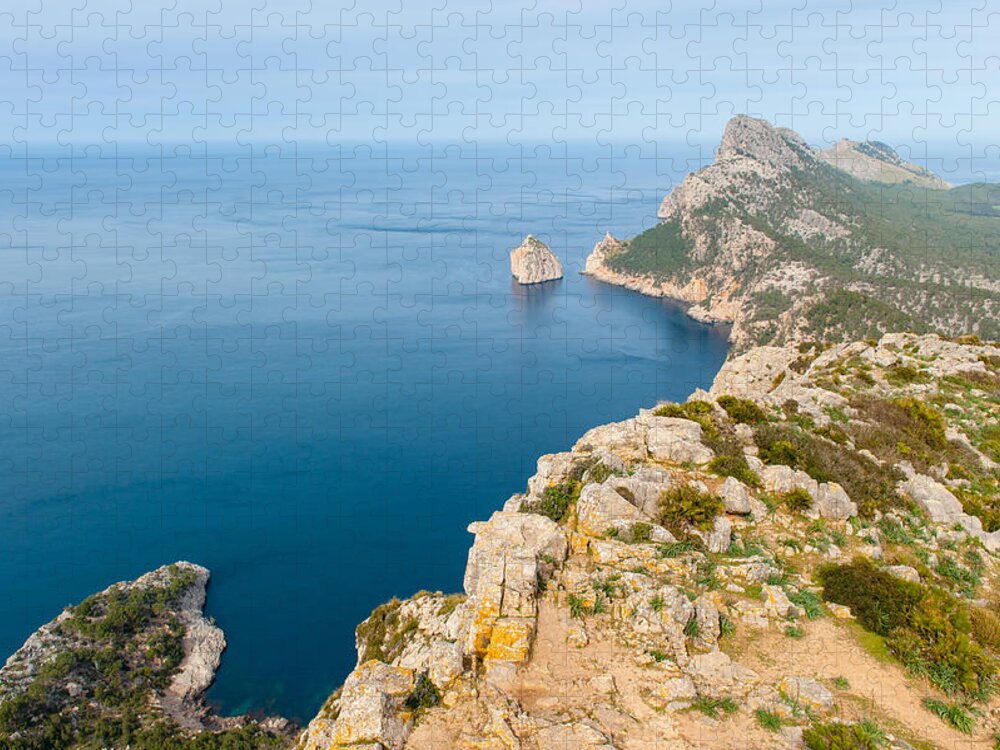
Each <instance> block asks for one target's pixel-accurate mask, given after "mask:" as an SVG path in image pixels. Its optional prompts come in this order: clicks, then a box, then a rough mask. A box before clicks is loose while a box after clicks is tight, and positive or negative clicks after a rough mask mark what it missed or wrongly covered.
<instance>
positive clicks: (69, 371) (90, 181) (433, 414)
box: [0, 146, 726, 720]
mask: <svg viewBox="0 0 1000 750" xmlns="http://www.w3.org/2000/svg"><path fill="white" fill-rule="evenodd" d="M470 149H471V150H467V151H464V152H463V151H459V150H457V149H454V148H452V149H449V150H447V151H442V152H439V153H436V154H435V155H434V157H433V158H430V154H431V153H432V152H433V151H434V150H433V149H431V148H425V149H420V150H416V149H400V150H394V151H393V152H392V157H391V158H386V155H385V153H384V152H383V153H381V154H380V153H377V152H373V151H371V150H369V149H367V148H364V147H361V148H358V149H339V150H330V149H325V150H319V149H315V150H312V151H309V150H304V151H298V152H290V151H287V150H286V151H279V150H277V149H274V148H272V149H270V150H265V149H263V148H256V147H252V146H248V147H245V148H244V149H242V150H240V151H238V152H233V151H226V150H221V151H219V152H218V153H209V154H207V155H206V154H205V153H200V154H194V153H191V152H190V151H189V150H187V149H185V148H179V149H177V150H176V151H167V152H165V153H163V154H151V153H150V152H142V153H140V152H138V151H136V152H131V153H123V152H118V153H117V154H116V153H115V152H99V151H95V150H90V151H87V152H85V153H84V152H78V153H77V154H75V155H74V158H72V159H66V158H62V159H55V158H54V157H51V156H50V157H45V156H44V155H42V156H40V157H39V158H37V159H31V160H28V161H25V160H23V159H21V160H14V159H0V257H2V259H3V260H2V262H3V269H4V274H3V278H2V279H0V352H2V357H0V468H2V470H0V547H2V550H3V555H2V556H0V600H2V601H4V602H5V606H4V617H3V618H0V652H3V653H10V652H12V651H13V650H14V649H16V648H17V647H18V646H19V645H20V644H21V643H22V642H23V640H24V638H25V637H27V636H28V635H29V634H30V633H31V631H32V630H34V629H35V628H36V627H38V626H39V625H40V624H41V623H43V622H45V621H47V620H49V619H50V618H51V617H53V616H54V615H55V614H57V613H58V611H59V609H60V607H62V606H64V605H65V604H66V603H68V602H73V601H77V600H80V599H82V598H83V597H84V596H86V595H87V594H89V593H91V592H93V591H95V590H97V589H100V588H103V587H104V586H106V585H108V584H109V583H111V582H113V581H116V580H121V579H125V578H132V577H134V576H136V575H138V574H140V573H141V572H143V571H145V570H148V569H151V568H154V567H156V566H159V565H161V564H163V563H166V562H170V561H173V560H177V559H188V560H193V561H196V562H199V563H202V564H204V565H207V566H208V567H209V568H211V570H212V572H213V582H212V585H211V588H210V591H209V602H208V611H209V613H210V614H211V615H213V616H214V617H216V618H217V620H218V622H219V623H220V624H221V625H222V627H223V628H224V629H225V631H226V634H227V637H228V641H229V649H228V651H227V653H226V655H225V657H224V660H223V666H222V668H221V670H220V672H219V674H218V679H217V682H216V684H215V685H214V686H213V688H212V689H211V691H210V694H209V697H210V699H211V701H212V702H213V703H215V704H216V705H217V706H219V707H220V709H221V710H223V711H226V712H241V711H245V710H264V711H277V712H280V713H283V714H285V715H287V716H290V717H294V718H296V719H300V720H301V719H307V718H308V717H309V716H310V715H311V714H312V713H313V712H314V711H315V710H316V709H317V708H318V706H319V705H320V704H321V703H322V701H323V699H324V698H325V697H326V696H327V695H328V693H329V692H330V691H331V690H332V689H333V688H334V687H336V685H337V684H339V683H340V682H341V681H342V679H343V677H344V676H345V675H346V673H347V672H348V671H349V670H350V668H351V667H352V666H353V663H354V658H355V654H354V652H353V648H352V646H353V637H352V632H353V628H354V626H355V625H356V624H357V622H358V621H360V620H361V619H363V617H364V616H365V615H366V614H367V613H368V612H369V611H370V610H371V609H372V607H374V606H375V605H377V604H378V603H380V602H382V601H384V600H386V599H387V598H389V597H391V596H393V595H399V596H405V595H408V594H411V593H413V592H414V591H416V590H418V589H422V588H426V589H443V590H458V589H459V588H460V587H461V579H462V571H463V568H464V562H465V554H466V551H467V549H468V546H469V544H470V542H471V536H470V535H469V534H468V533H467V532H466V530H465V528H466V526H467V524H468V523H469V522H470V521H472V520H475V519H482V518H486V517H488V515H489V514H490V513H491V512H492V511H493V510H495V509H497V508H498V507H499V506H500V505H501V504H502V503H503V501H504V500H505V499H506V498H507V497H508V496H509V495H510V494H511V493H513V492H516V491H519V490H520V489H522V488H523V486H524V483H525V480H526V479H527V478H528V476H530V475H531V474H532V473H533V471H534V463H535V460H536V458H537V457H538V456H539V455H540V454H542V453H547V452H554V451H558V450H563V449H566V448H568V447H569V446H570V445H572V443H573V442H574V441H575V440H576V439H577V438H578V437H579V436H580V435H581V434H582V433H583V432H584V431H585V430H586V429H588V428H589V427H591V426H594V425H596V424H600V423H603V422H608V421H612V420H616V419H622V418H625V417H628V416H631V415H632V414H634V413H635V412H636V411H637V410H638V409H639V407H641V406H648V405H650V404H652V403H654V402H655V401H657V400H658V399H663V398H674V399H677V398H684V397H685V396H686V395H687V394H688V393H690V392H691V391H692V390H693V389H694V388H696V387H699V386H707V385H708V384H709V383H710V382H711V380H712V378H713V376H714V374H715V372H716V371H717V370H718V368H719V366H720V365H721V363H722V361H723V359H724V357H725V353H726V341H725V331H724V330H722V329H719V328H710V327H705V326H702V325H699V324H696V323H694V322H693V321H691V320H689V319H687V318H686V317H684V316H683V314H681V312H680V311H679V310H678V309H677V308H676V307H675V306H673V305H671V304H670V303H668V302H663V301H659V300H654V299H648V298H644V297H641V296H639V295H636V294H633V293H629V292H626V291H624V290H621V289H617V288H614V287H610V286H607V285H604V284H601V283H598V282H595V281H592V280H590V279H587V278H585V277H582V276H580V275H579V273H578V271H579V269H580V268H581V267H582V264H583V259H584V258H585V256H586V254H587V252H588V251H589V250H590V248H592V246H593V245H594V243H595V242H596V241H597V240H598V239H599V238H600V237H601V236H602V235H603V233H604V232H605V231H608V230H610V231H612V232H614V233H616V234H617V235H619V236H628V235H631V234H634V233H636V232H638V231H639V230H641V229H642V228H643V227H644V226H648V225H650V224H651V223H652V222H653V221H654V214H655V210H656V207H657V205H658V202H659V200H660V198H661V197H662V195H663V193H665V192H666V191H667V190H669V188H670V187H671V186H672V185H673V184H674V181H676V179H678V178H679V177H680V176H681V174H682V173H683V171H684V169H686V168H687V163H686V162H684V164H685V166H684V168H683V169H678V171H676V172H675V171H673V167H671V169H670V170H665V168H664V162H662V161H652V160H648V159H643V158H640V157H639V155H638V153H635V152H633V153H631V154H629V153H623V154H621V155H619V158H616V159H615V160H610V159H607V158H604V157H606V156H607V154H608V153H609V152H608V151H604V150H600V149H595V148H593V147H591V148H590V149H586V150H581V151H574V152H572V153H569V154H567V153H565V152H564V153H559V152H556V151H552V150H549V149H547V148H539V149H536V150H530V151H523V150H517V151H513V150H510V149H502V148H501V147H499V146H497V147H495V149H494V150H493V151H491V150H490V149H487V148H484V147H482V146H479V147H472V146H470ZM668 163H671V164H675V163H678V162H668ZM528 232H531V233H534V234H535V235H536V236H539V237H541V238H542V239H544V240H545V241H546V242H548V243H549V244H550V245H551V246H552V248H553V250H554V251H555V252H556V253H557V254H558V255H559V256H560V258H561V259H562V261H563V263H564V265H565V267H566V278H565V279H563V280H562V281H558V282H552V283H549V284H545V285H541V286H537V287H519V286H517V285H515V284H512V282H511V279H510V276H509V265H508V262H507V252H508V250H509V249H510V248H512V247H514V246H515V245H517V244H518V243H519V241H520V239H521V237H522V236H523V235H524V234H526V233H528Z"/></svg>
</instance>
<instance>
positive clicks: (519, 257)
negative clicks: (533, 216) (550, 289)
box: [510, 234, 563, 284]
mask: <svg viewBox="0 0 1000 750" xmlns="http://www.w3.org/2000/svg"><path fill="white" fill-rule="evenodd" d="M510 272H511V274H513V276H514V278H515V279H517V282H518V283H519V284H540V283H541V282H543V281H554V280H555V279H561V278H562V277H563V268H562V263H560V262H559V259H558V258H557V257H556V256H555V253H553V252H552V251H551V250H550V249H549V246H548V245H546V244H545V243H544V242H542V241H541V240H537V239H535V238H534V237H532V236H531V235H530V234H529V235H528V236H527V237H525V238H524V242H522V243H521V244H520V245H519V246H518V247H516V248H514V250H512V251H511V254H510Z"/></svg>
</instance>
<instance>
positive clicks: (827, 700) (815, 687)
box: [778, 677, 833, 712]
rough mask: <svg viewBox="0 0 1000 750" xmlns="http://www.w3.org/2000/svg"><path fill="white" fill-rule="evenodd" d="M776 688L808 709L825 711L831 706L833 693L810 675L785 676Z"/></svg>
mask: <svg viewBox="0 0 1000 750" xmlns="http://www.w3.org/2000/svg"><path fill="white" fill-rule="evenodd" d="M778 689H779V690H780V691H781V694H782V695H784V696H785V697H786V698H788V699H789V700H790V701H793V702H794V703H796V704H797V705H799V706H801V707H802V708H805V709H807V710H809V711H815V712H826V711H829V710H830V709H832V708H833V694H832V693H831V692H830V691H829V690H827V689H826V688H825V687H823V685H822V684H820V683H819V682H817V681H816V680H814V679H812V678H811V677H785V678H784V679H783V680H782V681H781V684H780V685H779V686H778Z"/></svg>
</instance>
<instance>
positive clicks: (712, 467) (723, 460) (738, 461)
mask: <svg viewBox="0 0 1000 750" xmlns="http://www.w3.org/2000/svg"><path fill="white" fill-rule="evenodd" d="M708 470H709V471H711V472H712V473H713V474H718V475H719V476H720V477H733V478H734V479H739V480H740V481H741V482H743V484H745V485H748V486H750V487H760V486H761V481H760V477H759V476H757V473H756V472H755V471H753V470H752V469H751V468H750V465H749V464H748V463H747V459H746V456H744V455H743V453H742V452H740V453H738V454H736V453H729V454H724V455H721V456H716V457H715V458H713V459H712V460H711V461H710V462H709V464H708Z"/></svg>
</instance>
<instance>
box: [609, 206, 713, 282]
mask: <svg viewBox="0 0 1000 750" xmlns="http://www.w3.org/2000/svg"><path fill="white" fill-rule="evenodd" d="M627 248H628V249H627V251H626V252H624V253H621V254H619V255H617V256H615V257H613V258H609V259H608V261H607V264H608V266H609V267H610V268H612V269H613V270H615V271H622V272H625V273H652V274H655V275H657V276H662V277H669V276H673V275H674V274H676V273H677V272H679V271H681V270H683V269H685V268H687V267H689V266H690V264H691V251H692V250H693V249H694V244H693V243H692V242H691V240H689V239H687V238H686V237H685V236H684V233H683V232H682V231H681V223H680V221H679V220H672V221H667V222H664V223H662V224H657V225H656V226H655V227H651V228H650V229H647V230H646V231H645V232H643V233H642V234H640V235H638V236H637V237H633V238H632V239H631V240H629V242H628V246H627Z"/></svg>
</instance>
